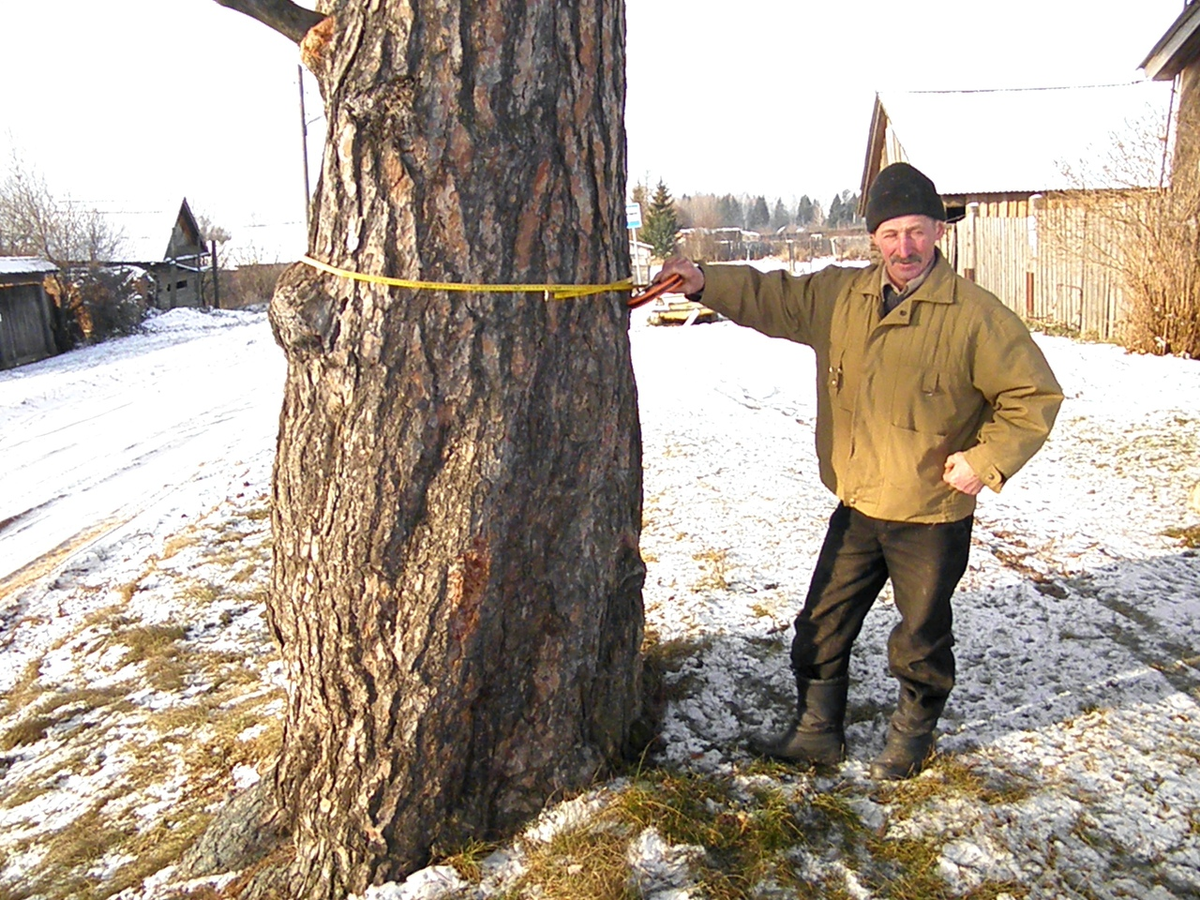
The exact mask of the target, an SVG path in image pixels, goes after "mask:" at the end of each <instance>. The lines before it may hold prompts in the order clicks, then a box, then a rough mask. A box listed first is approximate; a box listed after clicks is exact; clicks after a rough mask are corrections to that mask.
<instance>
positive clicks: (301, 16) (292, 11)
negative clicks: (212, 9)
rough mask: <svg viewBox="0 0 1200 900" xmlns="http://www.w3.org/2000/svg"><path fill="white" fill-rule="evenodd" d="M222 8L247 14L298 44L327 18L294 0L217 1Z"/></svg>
mask: <svg viewBox="0 0 1200 900" xmlns="http://www.w3.org/2000/svg"><path fill="white" fill-rule="evenodd" d="M216 2H217V3H219V4H221V6H225V7H228V8H229V9H234V10H237V11H238V12H240V13H245V14H246V15H248V16H249V17H250V18H252V19H257V20H258V21H260V22H262V23H263V24H264V25H266V26H268V27H270V28H274V29H275V30H276V31H278V32H279V33H280V34H282V35H284V36H285V37H287V38H288V39H289V40H292V41H295V42H296V43H297V44H299V43H300V41H302V40H303V39H304V35H306V34H308V30H309V29H310V28H312V27H313V26H314V25H316V24H317V23H318V22H320V21H322V20H323V19H324V18H325V16H324V15H322V14H321V13H319V12H314V11H313V10H311V9H305V8H304V7H303V6H297V5H296V4H295V3H292V0H216Z"/></svg>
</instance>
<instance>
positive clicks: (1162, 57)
mask: <svg viewBox="0 0 1200 900" xmlns="http://www.w3.org/2000/svg"><path fill="white" fill-rule="evenodd" d="M1198 55H1200V3H1189V4H1188V5H1187V6H1185V7H1184V8H1183V12H1181V13H1180V14H1179V17H1178V18H1177V19H1176V20H1175V21H1174V22H1172V23H1171V27H1170V28H1168V29H1167V31H1166V33H1165V34H1164V35H1163V36H1162V37H1161V38H1159V39H1158V43H1157V44H1155V45H1154V49H1153V50H1151V51H1150V52H1149V53H1148V54H1147V55H1146V58H1145V59H1144V60H1142V64H1141V65H1140V66H1138V68H1139V69H1141V70H1142V71H1144V72H1145V73H1146V77H1147V78H1151V79H1153V80H1155V81H1171V80H1173V79H1174V78H1175V76H1176V75H1178V74H1179V73H1180V72H1182V71H1183V70H1184V68H1186V67H1187V65H1188V63H1190V62H1191V61H1192V60H1194V59H1196V57H1197V56H1198Z"/></svg>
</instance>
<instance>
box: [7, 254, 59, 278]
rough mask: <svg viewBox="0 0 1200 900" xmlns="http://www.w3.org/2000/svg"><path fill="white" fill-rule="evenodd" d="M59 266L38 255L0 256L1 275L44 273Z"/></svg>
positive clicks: (52, 270) (54, 270)
mask: <svg viewBox="0 0 1200 900" xmlns="http://www.w3.org/2000/svg"><path fill="white" fill-rule="evenodd" d="M57 271H58V266H56V265H55V264H54V263H52V262H50V261H49V260H47V259H41V258H40V257H37V256H0V275H44V274H46V273H47V272H57Z"/></svg>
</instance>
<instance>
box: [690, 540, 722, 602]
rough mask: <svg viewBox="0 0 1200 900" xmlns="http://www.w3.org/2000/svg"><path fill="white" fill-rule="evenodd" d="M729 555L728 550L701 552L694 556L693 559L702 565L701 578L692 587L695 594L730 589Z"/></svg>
mask: <svg viewBox="0 0 1200 900" xmlns="http://www.w3.org/2000/svg"><path fill="white" fill-rule="evenodd" d="M728 555H729V551H728V550H701V551H700V552H699V553H693V554H692V559H694V560H696V561H697V562H698V563H700V577H699V578H698V579H697V580H696V582H695V584H693V585H692V591H693V592H694V593H700V592H701V591H726V590H728V589H729V579H728V572H727V570H728V566H729V559H728Z"/></svg>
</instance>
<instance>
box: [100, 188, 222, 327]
mask: <svg viewBox="0 0 1200 900" xmlns="http://www.w3.org/2000/svg"><path fill="white" fill-rule="evenodd" d="M105 216H106V217H107V218H108V219H109V220H110V221H111V222H112V223H113V225H114V226H115V227H116V228H118V229H120V231H121V232H122V235H123V238H124V244H125V246H126V248H127V253H126V257H125V258H124V259H122V260H113V261H110V262H108V263H106V265H113V266H135V267H137V268H140V269H144V270H145V272H146V274H147V275H148V276H149V278H150V282H151V283H150V301H151V303H152V304H153V305H154V306H155V307H156V308H157V309H162V310H167V309H176V308H177V307H181V306H187V307H199V306H204V305H205V295H204V281H205V279H206V278H207V279H208V280H209V284H210V293H211V275H210V274H209V265H210V260H211V257H210V256H209V252H208V248H207V246H206V244H205V241H204V235H203V233H202V232H201V230H200V226H199V224H198V223H197V221H196V217H195V216H194V215H193V214H192V210H191V207H190V206H188V202H187V198H186V197H185V198H184V199H183V202H182V203H181V204H180V205H179V208H178V209H177V210H175V209H169V210H167V211H165V212H164V211H151V212H142V211H129V210H125V211H122V210H115V211H106V212H105Z"/></svg>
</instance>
